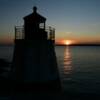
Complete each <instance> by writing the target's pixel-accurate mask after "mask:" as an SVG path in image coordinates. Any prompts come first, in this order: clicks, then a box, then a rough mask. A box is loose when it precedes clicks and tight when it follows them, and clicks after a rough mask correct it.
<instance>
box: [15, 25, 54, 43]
mask: <svg viewBox="0 0 100 100" xmlns="http://www.w3.org/2000/svg"><path fill="white" fill-rule="evenodd" d="M45 31H46V32H47V39H48V40H53V41H54V40H55V29H54V28H52V27H50V26H48V27H46V29H45ZM24 38H25V32H24V26H15V40H17V39H24Z"/></svg>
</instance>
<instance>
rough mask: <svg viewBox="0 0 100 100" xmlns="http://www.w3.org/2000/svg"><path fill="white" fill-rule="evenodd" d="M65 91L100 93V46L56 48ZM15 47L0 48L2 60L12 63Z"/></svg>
mask: <svg viewBox="0 0 100 100" xmlns="http://www.w3.org/2000/svg"><path fill="white" fill-rule="evenodd" d="M55 51H56V56H57V61H58V67H59V72H60V77H61V81H62V86H63V89H64V90H66V91H69V92H79V93H81V92H82V93H100V46H56V47H55ZM12 57H13V46H0V58H3V59H6V60H8V61H9V62H11V61H12Z"/></svg>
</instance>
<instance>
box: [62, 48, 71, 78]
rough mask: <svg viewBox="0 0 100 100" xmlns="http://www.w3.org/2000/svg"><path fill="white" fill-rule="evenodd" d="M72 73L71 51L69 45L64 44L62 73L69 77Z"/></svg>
mask: <svg viewBox="0 0 100 100" xmlns="http://www.w3.org/2000/svg"><path fill="white" fill-rule="evenodd" d="M71 73H72V58H71V52H70V47H69V46H66V48H65V52H64V75H65V76H66V77H69V78H70V76H69V75H71Z"/></svg>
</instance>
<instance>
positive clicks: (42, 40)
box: [13, 7, 60, 90]
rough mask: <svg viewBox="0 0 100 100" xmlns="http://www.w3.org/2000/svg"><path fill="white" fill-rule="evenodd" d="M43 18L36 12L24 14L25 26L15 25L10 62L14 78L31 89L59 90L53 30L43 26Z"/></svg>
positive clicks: (34, 10)
mask: <svg viewBox="0 0 100 100" xmlns="http://www.w3.org/2000/svg"><path fill="white" fill-rule="evenodd" d="M45 22H46V18H44V17H43V16H41V15H39V14H38V13H37V8H36V7H34V8H33V13H32V14H30V15H28V16H26V17H24V26H22V27H19V26H17V27H15V50H14V59H13V65H14V67H15V72H16V81H17V82H18V83H24V86H26V85H27V86H26V87H29V86H30V88H31V89H32V87H33V89H34V87H35V88H36V89H37V88H38V89H43V90H44V89H47V90H49V89H54V90H55V89H60V79H59V73H58V68H57V62H56V56H55V51H54V41H55V29H54V28H51V27H49V28H48V29H47V28H46V25H45Z"/></svg>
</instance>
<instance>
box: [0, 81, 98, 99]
mask: <svg viewBox="0 0 100 100" xmlns="http://www.w3.org/2000/svg"><path fill="white" fill-rule="evenodd" d="M48 99H49V100H85V99H86V100H91V99H93V100H94V99H95V100H100V93H95V94H92V93H75V92H69V91H63V90H61V91H56V90H53V89H51V90H44V89H42V90H39V88H38V89H37V90H36V89H35V90H34V89H31V88H30V89H27V90H26V89H23V88H21V87H20V86H18V85H17V86H16V85H15V84H12V83H10V84H9V82H5V83H3V82H1V83H0V100H48Z"/></svg>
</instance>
